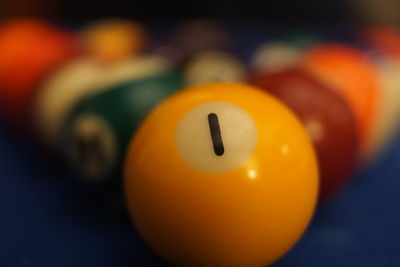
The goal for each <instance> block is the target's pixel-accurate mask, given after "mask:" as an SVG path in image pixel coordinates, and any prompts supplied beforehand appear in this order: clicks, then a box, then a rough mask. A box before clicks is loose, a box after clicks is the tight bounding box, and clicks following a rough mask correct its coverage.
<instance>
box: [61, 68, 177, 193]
mask: <svg viewBox="0 0 400 267" xmlns="http://www.w3.org/2000/svg"><path fill="white" fill-rule="evenodd" d="M182 87H183V81H182V79H181V78H180V76H179V75H177V74H176V73H174V72H171V71H168V72H164V73H162V74H158V75H156V76H151V77H147V78H143V79H140V80H134V81H131V82H126V83H123V84H120V85H117V86H115V88H110V89H112V90H105V91H103V92H101V93H98V94H95V95H92V96H90V97H87V98H85V99H83V100H82V101H80V102H79V103H78V104H77V105H76V106H75V107H74V108H73V111H72V112H71V113H70V114H69V116H68V117H67V120H66V123H65V124H64V127H63V131H62V134H61V136H60V138H59V140H60V144H59V145H60V150H61V151H62V154H63V157H64V158H65V161H66V163H67V166H68V167H69V168H70V169H71V171H72V172H73V173H74V174H75V175H76V176H77V177H78V178H80V180H82V181H85V182H87V183H88V184H95V185H98V186H105V185H107V186H106V187H113V185H119V184H120V182H119V181H120V176H121V167H122V161H123V158H124V154H125V150H126V148H127V146H128V142H129V140H130V139H131V137H132V134H133V133H134V131H135V129H136V128H137V127H138V126H139V124H140V123H141V122H142V121H143V119H144V118H145V117H146V115H147V113H148V112H149V111H150V110H152V109H153V107H155V106H156V105H157V104H158V103H159V102H160V101H162V100H163V99H164V98H166V97H168V96H169V95H170V94H172V93H174V92H176V91H178V90H179V89H181V88H182Z"/></svg>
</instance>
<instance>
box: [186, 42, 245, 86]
mask: <svg viewBox="0 0 400 267" xmlns="http://www.w3.org/2000/svg"><path fill="white" fill-rule="evenodd" d="M183 76H184V78H185V81H186V83H187V84H190V85H194V84H202V83H212V82H243V81H245V80H246V79H247V70H246V68H245V66H244V65H243V64H242V63H241V62H240V60H239V59H238V58H236V57H235V56H234V55H232V54H230V53H228V52H224V51H217V50H212V51H206V52H202V53H199V54H197V55H195V56H194V57H193V58H192V59H191V60H189V61H188V62H187V64H186V65H185V66H184V69H183Z"/></svg>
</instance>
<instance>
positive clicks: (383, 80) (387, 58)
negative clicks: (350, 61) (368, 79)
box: [359, 26, 400, 160]
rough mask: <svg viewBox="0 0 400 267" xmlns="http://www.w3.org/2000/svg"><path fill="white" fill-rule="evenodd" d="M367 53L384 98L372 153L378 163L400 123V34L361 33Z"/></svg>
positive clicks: (383, 31)
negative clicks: (376, 71)
mask: <svg viewBox="0 0 400 267" xmlns="http://www.w3.org/2000/svg"><path fill="white" fill-rule="evenodd" d="M359 35H360V38H361V40H363V41H364V42H365V44H366V45H365V46H364V47H363V52H364V54H365V56H367V57H368V58H370V59H371V60H372V61H373V62H374V64H375V66H376V67H377V70H378V73H379V80H380V84H381V88H382V91H381V97H380V98H379V99H378V101H379V103H378V104H379V106H378V114H377V123H376V125H375V127H374V128H373V131H372V142H371V144H370V147H369V149H368V155H369V160H376V159H378V158H379V157H380V156H382V155H383V154H384V152H385V151H386V150H387V149H388V148H389V146H390V144H391V140H392V139H393V137H394V135H395V133H396V130H397V129H398V127H399V122H400V105H399V103H398V99H400V90H399V86H400V75H399V73H400V34H399V33H398V32H397V31H395V30H394V29H391V28H386V27H377V26H374V27H369V28H365V29H363V30H362V31H361V32H360V34H359Z"/></svg>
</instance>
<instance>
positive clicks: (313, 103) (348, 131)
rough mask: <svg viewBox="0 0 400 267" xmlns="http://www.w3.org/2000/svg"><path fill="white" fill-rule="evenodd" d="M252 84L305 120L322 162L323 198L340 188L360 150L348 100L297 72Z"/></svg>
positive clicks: (270, 75)
mask: <svg viewBox="0 0 400 267" xmlns="http://www.w3.org/2000/svg"><path fill="white" fill-rule="evenodd" d="M251 83H253V84H254V85H257V86H259V87H260V88H262V89H263V90H265V91H267V92H269V93H271V94H273V95H275V96H276V97H278V98H279V99H280V100H282V101H283V102H284V103H286V104H287V105H288V106H289V107H290V108H291V109H292V111H294V113H295V114H296V115H297V116H298V117H299V118H300V119H301V120H302V122H303V124H304V126H305V128H306V129H307V131H308V134H309V135H310V137H311V139H312V141H313V144H314V147H315V150H316V152H317V156H318V160H319V166H320V172H321V173H320V177H321V185H320V186H321V188H320V190H321V197H322V198H326V197H327V196H329V195H330V194H332V193H333V192H334V191H336V190H337V189H338V188H340V187H341V186H342V185H343V184H344V183H345V182H346V181H347V180H348V179H349V177H350V176H351V172H352V170H353V168H354V166H355V163H356V161H357V150H358V139H357V129H356V124H355V120H354V118H353V114H352V112H351V110H350V108H349V107H348V106H347V104H346V102H345V100H344V99H342V97H341V96H339V95H338V94H337V93H336V92H334V91H333V90H331V89H330V88H328V87H326V86H325V85H324V84H322V83H321V82H319V81H318V80H316V79H315V78H313V77H311V76H310V75H308V74H306V73H305V72H303V71H301V70H297V69H290V70H286V71H281V72H275V73H264V74H257V75H255V76H253V77H252V79H251Z"/></svg>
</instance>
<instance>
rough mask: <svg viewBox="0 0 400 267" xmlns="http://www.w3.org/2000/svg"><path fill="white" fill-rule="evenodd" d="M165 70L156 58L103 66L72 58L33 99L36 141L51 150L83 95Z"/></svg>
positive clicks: (44, 83) (132, 59)
mask: <svg viewBox="0 0 400 267" xmlns="http://www.w3.org/2000/svg"><path fill="white" fill-rule="evenodd" d="M167 68H168V66H167V64H166V63H165V62H164V61H163V60H161V59H160V58H158V57H154V56H140V57H135V58H128V59H125V60H120V61H116V62H112V63H110V64H103V63H101V62H98V61H97V60H96V59H93V58H81V59H76V60H73V61H71V62H69V63H68V64H66V65H64V66H61V67H60V68H59V69H58V70H57V71H55V72H54V73H53V74H52V75H50V76H48V77H47V79H46V80H44V81H43V83H42V85H41V88H40V90H38V93H37V95H36V96H35V98H34V105H33V110H32V114H33V123H34V128H35V132H36V135H37V137H38V139H39V140H40V141H41V142H42V143H43V144H44V145H45V146H47V147H48V148H50V149H54V147H55V143H56V139H57V136H58V134H59V132H60V129H61V126H62V125H63V123H64V121H65V118H66V116H67V114H68V113H69V112H70V111H71V109H72V108H73V106H74V105H75V104H77V102H79V100H81V99H82V98H84V97H85V96H88V95H91V94H94V93H96V92H101V91H105V90H109V89H110V88H113V86H116V85H118V84H120V83H124V82H126V81H131V80H133V79H138V78H142V77H146V76H151V75H153V74H156V73H161V72H163V71H165V70H166V69H167Z"/></svg>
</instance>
